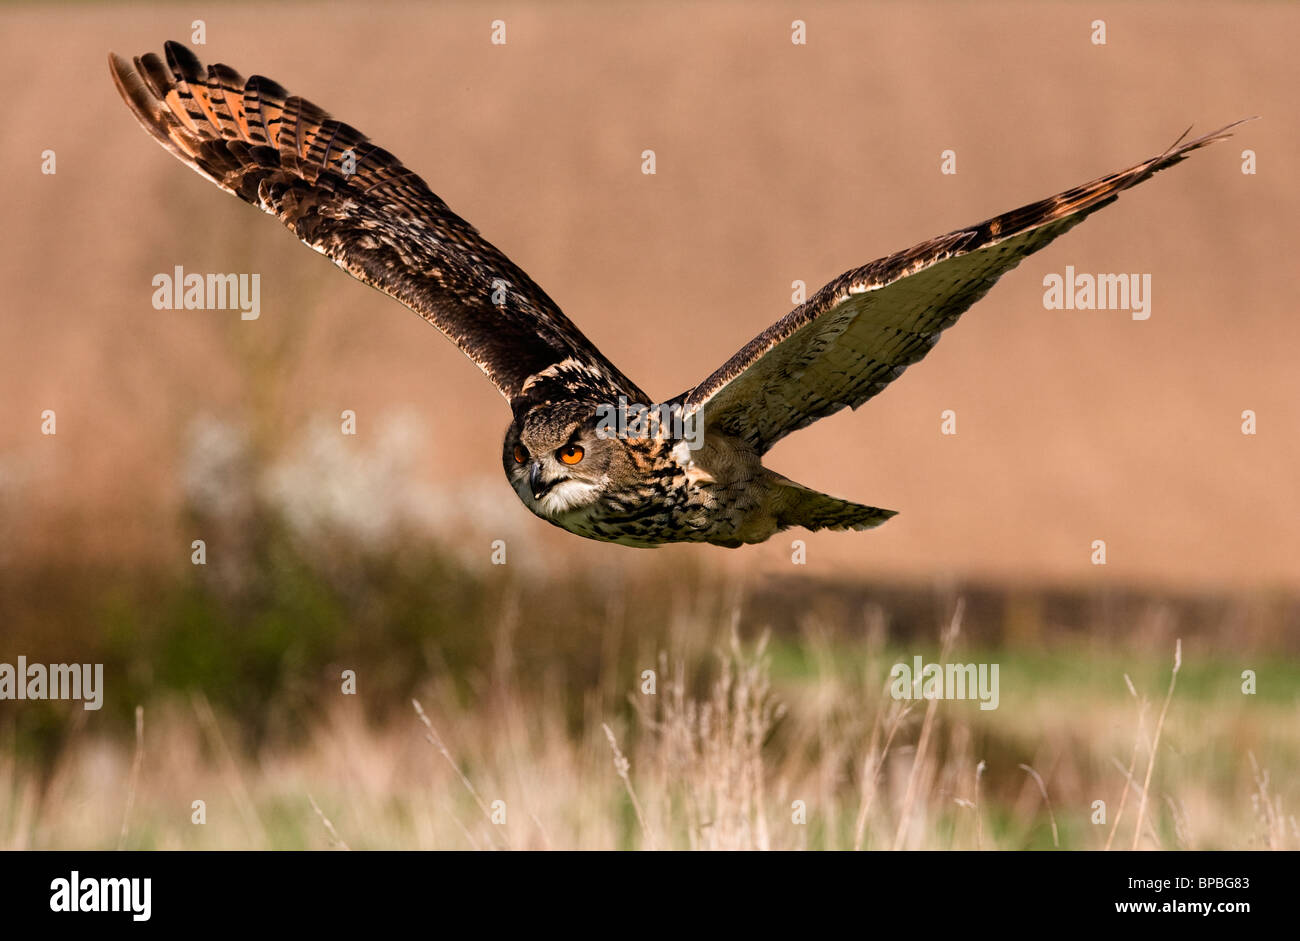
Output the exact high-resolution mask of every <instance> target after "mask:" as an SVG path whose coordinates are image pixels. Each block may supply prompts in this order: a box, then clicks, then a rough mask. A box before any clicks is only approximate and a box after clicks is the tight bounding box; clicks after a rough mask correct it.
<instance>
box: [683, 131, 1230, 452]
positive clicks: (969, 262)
mask: <svg viewBox="0 0 1300 941" xmlns="http://www.w3.org/2000/svg"><path fill="white" fill-rule="evenodd" d="M1246 120H1250V119H1249V118H1248V119H1246ZM1240 123H1242V122H1241V121H1238V122H1235V123H1234V124H1230V125H1228V126H1227V127H1224V128H1221V129H1220V130H1217V131H1214V132H1213V133H1210V134H1206V135H1205V136H1203V137H1198V138H1196V139H1194V140H1190V141H1186V142H1184V141H1183V138H1185V137H1186V136H1187V135H1186V134H1184V135H1183V138H1179V140H1178V141H1176V142H1175V144H1174V145H1173V146H1172V147H1170V148H1169V149H1168V150H1166V151H1165V152H1164V153H1162V154H1160V155H1159V156H1156V157H1152V158H1151V159H1149V160H1145V161H1143V162H1142V163H1139V164H1137V165H1135V166H1133V167H1130V168H1128V169H1127V170H1121V171H1119V172H1117V173H1112V174H1109V175H1107V176H1104V177H1101V178H1100V179H1097V180H1094V181H1092V182H1091V183H1085V184H1083V185H1082V186H1076V187H1075V188H1073V189H1070V190H1066V191H1065V192H1063V193H1059V194H1057V195H1055V196H1051V197H1048V198H1047V199H1043V200H1040V201H1038V202H1035V203H1030V204H1029V205H1026V206H1021V207H1020V208H1019V209H1013V210H1012V211H1010V212H1007V213H1003V214H1002V215H1000V216H995V217H994V218H992V219H988V220H986V221H984V222H981V223H980V224H979V225H975V226H971V227H970V228H967V229H961V230H959V231H956V232H950V233H948V234H947V235H941V236H939V237H938V238H934V239H930V240H929V241H926V242H922V243H921V244H919V245H916V246H913V247H912V248H909V249H907V250H905V251H902V252H898V253H896V254H893V255H889V256H887V257H885V258H881V259H878V260H876V261H873V262H871V263H870V264H868V265H865V266H864V267H861V268H857V269H854V270H852V271H848V272H845V273H844V274H843V275H841V276H840V277H838V278H836V279H835V280H834V281H832V282H831V283H829V284H827V285H826V286H825V287H823V288H822V289H821V290H819V291H818V292H817V293H816V294H814V295H813V296H812V297H810V298H809V299H808V300H807V301H806V302H805V303H803V304H801V305H800V306H799V307H797V308H795V309H794V310H793V311H791V312H790V313H789V314H787V315H786V316H785V317H783V318H782V319H781V320H779V321H777V322H776V323H775V324H773V325H772V326H771V327H769V328H768V329H767V330H765V331H764V332H763V333H761V334H759V335H758V336H757V337H755V338H754V339H753V340H751V341H750V342H749V343H748V344H747V345H746V346H745V347H744V348H743V349H741V350H740V351H739V352H737V353H736V355H735V356H733V357H731V359H729V360H728V361H727V362H726V363H724V364H723V365H722V366H721V367H720V368H719V369H718V370H717V371H715V372H714V373H713V374H712V375H711V376H709V377H708V378H707V379H705V380H704V381H703V382H702V383H700V384H699V385H698V386H696V387H695V388H694V389H691V390H690V391H689V392H686V393H684V394H683V396H679V397H678V400H684V404H685V408H686V412H687V413H688V414H693V413H699V416H700V417H701V418H702V419H703V421H704V424H705V427H706V428H707V429H709V430H712V431H715V432H721V433H723V434H727V435H730V436H731V437H734V438H738V439H740V440H742V441H745V442H746V443H748V444H749V445H750V446H751V447H753V448H754V449H755V450H756V451H757V452H758V453H759V454H762V453H764V452H766V451H767V450H768V449H769V448H771V447H772V445H774V444H775V443H776V442H777V441H779V440H780V439H781V438H783V437H785V436H786V435H788V434H789V433H790V432H792V431H796V430H798V429H800V428H803V427H805V426H806V425H809V424H811V423H812V422H814V421H816V420H817V419H819V418H824V417H826V416H827V415H831V414H834V413H835V412H838V411H839V410H840V409H843V408H845V407H849V408H857V407H858V406H859V405H861V404H862V403H863V402H865V401H866V400H867V399H869V398H871V397H872V396H873V395H875V394H877V393H878V392H880V390H882V389H883V388H885V386H886V385H888V384H889V383H890V382H892V381H893V380H894V379H896V378H898V376H899V375H901V374H902V372H903V370H905V369H906V368H907V367H908V366H909V365H911V364H912V363H915V362H916V361H917V360H919V359H921V358H922V357H923V356H925V354H926V353H928V352H929V351H930V348H931V347H933V346H934V345H935V343H937V342H938V340H939V334H940V333H941V332H942V331H943V330H946V329H947V328H948V327H950V326H952V325H953V324H954V323H955V322H956V321H957V318H958V317H960V316H961V315H962V314H963V313H964V312H965V311H966V310H967V309H968V308H969V307H970V306H971V305H972V304H974V303H975V302H976V301H978V300H979V299H980V298H981V297H983V296H984V295H985V294H986V293H987V292H988V291H989V289H990V288H992V287H993V284H994V282H996V281H997V279H998V278H999V277H1001V276H1002V275H1003V274H1005V273H1006V272H1008V271H1010V270H1011V269H1012V268H1014V267H1015V266H1016V265H1017V264H1019V263H1020V261H1021V259H1023V258H1024V257H1025V256H1027V255H1030V254H1033V253H1034V252H1036V251H1038V250H1039V249H1041V248H1044V247H1045V246H1046V245H1047V244H1048V243H1050V242H1051V241H1052V240H1053V239H1055V238H1057V237H1058V236H1060V235H1062V234H1063V233H1065V232H1067V231H1068V230H1069V229H1071V228H1073V227H1074V226H1076V225H1078V224H1079V223H1080V222H1082V221H1083V220H1084V219H1085V218H1087V217H1088V216H1089V215H1091V214H1092V213H1094V212H1096V211H1097V210H1099V209H1101V208H1102V207H1103V206H1108V205H1110V203H1112V202H1114V201H1115V199H1116V198H1117V197H1118V195H1119V193H1120V192H1122V191H1123V190H1125V189H1128V188H1129V187H1130V186H1135V185H1137V184H1138V183H1141V182H1142V181H1144V180H1147V179H1149V178H1150V177H1151V176H1152V175H1153V174H1155V173H1158V172H1159V171H1160V170H1163V169H1165V168H1166V167H1170V166H1173V165H1174V164H1175V163H1178V162H1179V161H1181V160H1183V159H1184V158H1185V157H1186V156H1187V155H1188V154H1189V153H1191V152H1192V151H1194V150H1197V149H1199V148H1201V147H1204V146H1206V145H1207V144H1211V143H1214V142H1215V141H1219V140H1223V139H1224V138H1226V137H1228V136H1230V135H1229V134H1228V133H1227V132H1228V131H1229V130H1230V129H1232V128H1233V127H1236V125H1237V124H1240Z"/></svg>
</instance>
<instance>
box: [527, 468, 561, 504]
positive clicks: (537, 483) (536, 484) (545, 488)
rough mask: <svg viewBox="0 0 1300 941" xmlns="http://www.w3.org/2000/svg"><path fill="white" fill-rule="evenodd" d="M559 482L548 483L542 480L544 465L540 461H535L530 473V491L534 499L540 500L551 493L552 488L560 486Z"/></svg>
mask: <svg viewBox="0 0 1300 941" xmlns="http://www.w3.org/2000/svg"><path fill="white" fill-rule="evenodd" d="M558 483H559V481H558V480H552V481H551V482H549V483H547V482H545V481H543V480H542V465H541V463H540V462H539V461H533V466H532V468H531V469H530V470H529V471H528V489H529V490H531V491H532V492H533V499H534V500H540V499H541V498H542V497H544V496H546V494H547V493H549V492H550V490H551V488H552V487H554V486H555V485H556V484H558Z"/></svg>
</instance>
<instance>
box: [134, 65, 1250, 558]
mask: <svg viewBox="0 0 1300 941" xmlns="http://www.w3.org/2000/svg"><path fill="white" fill-rule="evenodd" d="M109 64H110V66H111V69H112V74H113V79H114V81H115V83H116V85H117V89H118V91H119V92H120V93H121V95H122V98H123V99H124V100H125V101H126V103H127V105H128V106H129V107H130V108H131V110H132V111H133V112H134V114H135V116H136V118H137V120H139V122H140V123H141V125H143V126H144V128H145V130H147V131H148V132H149V133H150V134H152V135H153V136H154V138H156V139H157V140H158V142H159V143H160V144H162V146H163V147H165V148H166V149H167V150H169V151H171V153H172V154H174V155H175V156H176V157H177V158H178V159H179V160H181V162H183V163H185V164H187V165H188V166H189V167H190V168H191V169H193V170H195V171H196V172H198V173H199V174H201V175H202V176H204V177H206V178H207V179H209V180H211V181H212V182H213V183H215V184H216V185H217V186H219V187H221V188H222V189H224V190H225V191H226V192H228V193H233V194H234V195H236V196H238V197H239V198H240V199H243V200H245V201H246V202H249V203H252V204H253V205H254V206H257V207H258V208H260V209H262V210H263V211H265V212H269V213H271V214H272V215H275V216H277V217H279V219H280V221H281V222H283V223H284V224H285V225H286V226H288V228H289V229H291V230H292V231H293V233H294V234H295V235H297V236H298V238H299V239H301V240H302V241H303V242H305V243H306V244H307V245H310V246H311V247H312V248H314V249H315V250H316V251H318V252H320V253H321V254H323V255H327V256H328V257H329V258H331V259H332V260H333V261H334V263H335V264H336V265H338V266H339V267H340V268H342V269H344V270H345V271H347V272H348V273H349V274H351V275H353V276H354V277H356V278H358V279H360V280H362V281H364V282H366V283H367V284H369V285H371V286H373V287H375V288H377V289H379V290H380V291H382V292H383V293H385V294H387V295H389V296H390V297H393V298H395V299H397V300H398V301H401V302H402V303H403V304H405V305H406V306H408V307H410V308H411V309H412V310H414V311H415V312H416V313H417V314H419V315H420V316H421V317H423V318H424V319H425V320H428V321H429V322H430V323H432V324H433V325H434V326H436V327H437V328H438V329H439V330H441V331H442V332H443V333H444V334H446V336H447V337H448V338H449V339H451V341H452V342H453V343H455V344H456V345H457V346H458V347H459V348H460V349H461V351H462V352H463V353H465V355H466V356H468V357H469V358H470V359H471V360H473V361H474V362H475V363H476V364H477V365H478V367H479V368H480V369H481V370H482V371H483V372H484V373H485V374H486V375H487V377H488V379H490V380H491V381H492V383H493V384H494V385H495V386H496V387H497V389H498V390H500V392H501V394H502V395H503V396H504V397H505V399H506V401H507V402H508V403H509V404H510V409H511V411H512V413H513V421H512V422H511V424H510V427H509V429H508V430H507V431H506V436H505V443H504V447H503V449H502V458H501V460H502V464H503V466H504V467H505V472H506V477H507V478H508V479H509V481H510V484H511V486H512V487H513V488H514V490H515V493H517V494H518V495H519V499H520V500H521V501H522V502H523V504H524V505H525V506H526V507H527V508H528V509H529V510H531V511H532V512H533V513H535V514H536V515H537V516H540V517H541V518H542V519H544V520H547V521H548V522H550V523H553V524H555V525H557V526H560V527H562V528H564V529H567V530H569V531H570V532H573V533H577V534H578V535H580V536H586V537H588V538H591V539H598V540H603V541H607V542H615V543H621V544H623V545H628V546H657V545H661V544H663V543H668V542H708V543H712V544H714V545H720V546H728V547H735V546H740V545H742V544H745V543H756V542H762V541H763V540H765V539H767V538H768V537H770V536H771V535H772V534H773V533H776V532H779V531H781V530H784V529H787V528H789V527H792V526H802V527H805V528H807V529H812V530H817V529H859V530H860V529H869V528H871V527H873V526H878V525H879V524H881V523H883V522H884V521H885V520H887V519H889V518H890V517H891V516H893V515H894V513H893V512H892V511H890V510H883V509H879V508H877V507H872V506H863V505H861V504H857V503H850V502H848V501H847V500H841V499H838V498H836V497H832V496H828V495H826V494H824V493H819V492H817V491H815V490H812V489H809V488H807V487H804V486H801V485H800V484H797V483H795V482H794V481H792V480H789V479H788V478H786V477H783V476H781V475H780V474H778V473H776V472H774V471H772V470H769V469H768V468H766V467H764V466H763V464H762V458H763V455H764V454H765V453H766V452H767V451H768V449H769V448H771V447H772V446H773V445H774V444H775V443H776V442H777V441H779V440H780V439H781V438H783V437H785V436H786V435H788V434H789V433H790V432H792V431H797V430H798V429H800V428H803V427H804V426H805V425H808V424H810V423H812V422H814V421H816V420H817V419H819V418H823V417H825V416H827V415H830V414H832V413H834V412H837V411H839V410H840V409H842V408H844V407H845V406H848V407H850V408H857V407H858V406H859V405H861V404H862V403H863V402H865V401H866V400H867V399H869V398H871V397H872V396H873V395H875V394H876V393H877V392H879V391H880V390H881V389H883V388H884V387H885V386H886V385H887V384H888V383H890V382H891V381H893V380H894V379H896V378H897V377H898V376H899V374H901V373H902V372H903V370H904V369H906V368H907V367H908V366H910V365H911V364H912V363H915V362H916V361H917V360H919V359H921V358H922V357H923V356H925V354H926V353H927V352H928V351H929V349H930V347H932V346H934V344H935V342H936V341H937V340H938V339H939V334H940V333H941V332H942V331H943V330H944V329H946V328H947V327H950V326H951V325H952V324H953V323H954V322H955V321H956V320H957V318H958V317H959V316H960V315H961V314H962V313H963V312H964V311H965V310H966V309H967V308H968V307H970V306H971V305H972V304H974V303H975V302H976V301H977V300H979V299H980V298H981V297H983V296H984V294H985V292H987V291H988V290H989V288H991V287H992V286H993V282H995V281H996V280H997V279H998V278H999V277H1001V276H1002V275H1003V274H1004V273H1006V272H1007V271H1009V270H1010V269H1011V268H1013V267H1015V265H1016V264H1018V263H1019V262H1020V260H1021V259H1022V258H1024V257H1025V256H1026V255H1029V254H1031V253H1033V252H1036V251H1038V250H1039V249H1040V248H1043V247H1044V246H1045V245H1047V244H1048V243H1049V242H1051V241H1052V240H1053V239H1055V238H1056V237H1057V236H1058V235H1061V234H1062V233H1064V232H1065V231H1066V230H1068V229H1070V228H1072V227H1073V226H1075V225H1077V224H1078V223H1080V222H1082V221H1083V219H1084V218H1085V217H1086V216H1088V215H1089V214H1090V213H1093V212H1096V211H1097V210H1098V209H1100V208H1102V207H1103V206H1106V205H1108V204H1109V203H1111V202H1113V201H1114V200H1115V199H1116V197H1117V196H1118V194H1119V193H1120V192H1121V191H1122V190H1125V189H1127V188H1128V187H1130V186H1134V185H1136V184H1138V183H1141V182H1142V181H1143V180H1146V179H1147V178H1148V177H1150V176H1151V175H1152V174H1154V173H1156V172H1158V171H1160V170H1163V169H1164V168H1165V167H1169V166H1172V165H1173V164H1175V163H1177V162H1179V161H1180V160H1182V159H1183V158H1184V157H1186V156H1187V154H1189V153H1190V152H1191V151H1193V150H1196V149H1197V148H1200V147H1203V146H1205V145H1206V144H1209V143H1211V142H1213V141H1217V140H1221V139H1223V138H1224V137H1226V136H1227V135H1226V133H1225V132H1226V131H1227V130H1228V129H1229V128H1231V127H1233V126H1235V125H1228V127H1225V128H1223V129H1221V130H1219V131H1216V132H1214V133H1212V134H1207V135H1205V136H1204V137H1199V138H1197V139H1195V140H1190V141H1183V140H1182V139H1181V138H1180V140H1179V142H1177V143H1175V145H1174V146H1172V147H1170V148H1169V149H1168V150H1166V151H1165V152H1164V153H1162V154H1160V155H1159V156H1156V157H1152V158H1151V159H1149V160H1144V161H1143V162H1141V163H1139V164H1137V165H1136V166H1133V167H1131V168H1129V169H1127V170H1121V171H1119V172H1118V173H1112V174H1110V175H1108V176H1104V177H1101V178H1100V179H1098V180H1095V181H1093V182H1091V183H1085V184H1083V185H1082V186H1077V187H1075V188H1073V189H1070V190H1066V191H1065V192H1063V193H1060V194H1058V195H1056V196H1052V197H1049V198H1048V199H1044V200H1041V201H1039V202H1036V203H1030V204H1029V205H1027V206H1022V207H1021V208H1019V209H1014V210H1012V211H1011V212H1007V213H1004V214H1002V215H1000V216H996V217H994V218H992V219H989V220H987V221H985V222H981V223H979V224H978V225H972V226H968V227H966V228H963V229H959V230H957V231H955V232H951V233H949V234H947V235H942V236H939V237H938V238H934V239H930V240H929V241H926V242H922V243H921V244H919V245H916V246H914V247H912V248H909V249H907V250H905V251H901V252H898V253H896V254H893V255H889V256H887V257H885V258H880V259H878V260H876V261H873V262H871V263H870V264H868V265H865V266H864V267H861V268H856V269H854V270H852V271H849V272H846V273H845V274H843V275H841V276H840V277H838V278H836V279H835V280H834V281H832V282H831V283H829V284H827V285H826V286H825V287H823V288H822V289H821V290H819V291H817V292H816V293H815V294H813V295H812V296H811V297H810V298H808V300H807V301H806V302H805V303H803V304H800V305H799V306H798V307H796V308H795V309H794V310H793V311H791V312H790V313H789V314H787V315H786V316H784V317H782V318H781V319H780V320H778V321H777V322H776V323H774V324H773V325H772V326H770V327H769V328H768V329H766V330H765V331H763V332H762V333H761V334H759V335H758V336H757V337H755V338H754V339H753V340H752V341H750V342H749V343H748V344H746V346H745V347H744V348H743V349H742V350H740V351H739V352H738V353H736V355H734V356H732V357H731V359H729V360H727V362H725V363H724V364H723V365H722V366H721V367H720V368H719V369H717V370H716V371H715V372H714V373H713V374H712V375H711V376H709V377H708V378H706V379H705V380H704V381H703V382H701V383H700V384H699V385H697V386H695V387H694V388H692V389H689V390H687V391H686V392H683V393H681V394H680V395H677V396H675V397H674V398H672V399H669V400H667V401H666V402H661V403H658V404H657V405H654V406H650V405H649V403H651V399H650V398H649V397H648V396H647V395H646V394H645V393H644V392H642V391H641V389H639V388H638V387H637V385H636V384H635V383H634V382H632V380H630V379H629V378H628V377H627V376H625V375H624V374H623V373H622V371H621V370H619V369H618V368H617V367H616V366H614V364H613V363H611V362H609V360H607V359H606V358H605V357H604V356H603V355H601V353H600V351H599V350H597V349H596V348H595V347H594V346H593V345H592V344H591V342H590V341H588V340H587V338H586V337H585V336H583V335H582V333H581V332H580V331H579V330H578V328H577V327H575V326H574V325H573V323H572V322H570V321H569V319H568V318H567V317H565V315H564V314H563V313H562V312H561V311H560V309H559V308H558V307H557V306H556V304H555V302H554V301H552V300H551V299H550V298H549V297H548V296H547V295H546V294H545V292H543V291H542V289H541V288H540V287H538V286H537V285H536V284H534V283H533V281H532V279H531V278H529V277H528V275H526V274H524V272H523V271H522V270H520V269H519V268H518V267H516V266H515V265H514V263H513V262H511V261H510V260H509V259H508V258H506V257H505V256H504V255H503V254H502V253H501V252H500V251H498V250H497V249H496V248H494V247H493V246H492V245H491V244H489V243H488V242H487V241H485V240H484V239H483V237H482V236H481V235H479V233H478V231H477V230H476V229H475V228H474V227H473V226H471V225H470V224H469V223H467V222H466V221H465V220H463V219H461V218H460V217H459V216H457V215H456V214H455V213H453V212H452V211H451V210H450V209H449V208H448V207H447V204H446V203H444V202H443V201H442V200H441V199H439V198H438V197H437V196H436V195H434V193H433V192H432V191H431V190H430V189H429V187H428V186H427V185H426V184H425V182H424V180H422V179H421V178H420V177H419V176H417V175H416V174H415V173H413V172H412V171H411V170H408V169H407V168H406V167H405V166H403V165H402V163H401V162H400V161H399V160H398V159H397V158H396V157H394V156H393V155H392V154H390V153H389V152H388V151H386V150H384V149H382V148H380V147H377V146H375V145H374V144H372V143H371V142H370V140H369V139H368V138H367V137H365V135H363V134H361V133H360V132H359V131H357V130H356V129H355V128H353V127H351V126H350V125H347V124H344V123H342V122H340V121H336V120H334V119H332V118H331V117H330V116H329V115H328V114H327V113H326V112H325V111H323V110H322V109H321V108H319V107H317V106H316V105H314V104H312V103H311V102H309V101H307V100H306V99H304V98H300V97H298V96H296V95H290V94H289V93H288V92H287V91H286V90H285V89H284V88H282V87H281V86H279V85H278V84H276V83H275V82H273V81H271V80H270V79H267V78H265V77H263V76H260V75H254V76H253V77H252V78H250V79H248V80H245V79H244V78H243V77H242V76H241V75H239V73H237V72H235V71H234V70H233V69H231V68H229V67H228V66H225V65H213V66H209V67H208V68H206V69H205V68H204V67H203V66H202V65H201V64H200V62H199V60H198V59H197V58H196V57H195V56H194V54H193V53H192V52H190V50H189V49H187V48H186V47H185V46H183V45H180V44H179V43H175V42H169V43H167V44H166V47H165V51H164V56H163V58H159V57H158V56H157V55H154V54H152V53H150V54H148V55H145V56H141V57H139V58H136V59H135V60H134V62H133V63H128V62H126V61H125V60H123V59H121V58H119V57H118V56H115V55H110V57H109ZM1238 123H1240V122H1238ZM1184 137H1186V135H1184ZM647 414H648V415H649V418H650V419H651V420H650V421H646V418H647ZM629 415H630V416H631V418H632V420H631V421H626V420H625V419H626V418H627V417H628V416H629Z"/></svg>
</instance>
